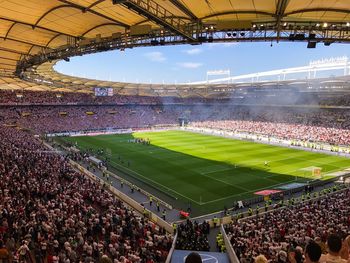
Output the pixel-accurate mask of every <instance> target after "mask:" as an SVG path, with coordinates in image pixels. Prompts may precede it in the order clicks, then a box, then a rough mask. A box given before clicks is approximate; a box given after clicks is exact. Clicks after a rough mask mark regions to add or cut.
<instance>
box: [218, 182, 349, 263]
mask: <svg viewBox="0 0 350 263" xmlns="http://www.w3.org/2000/svg"><path fill="white" fill-rule="evenodd" d="M349 203H350V189H349V188H346V189H345V190H343V191H340V192H336V193H333V194H329V195H327V196H324V197H322V198H321V199H318V200H314V201H308V202H306V203H299V204H296V205H295V206H285V207H283V208H281V209H277V210H273V211H271V212H268V213H265V214H261V215H254V216H252V217H249V218H246V219H242V220H240V221H239V222H233V223H231V224H229V225H227V226H226V227H225V230H226V233H227V234H228V237H229V239H230V241H231V243H232V246H233V248H234V250H235V252H236V254H237V256H238V258H239V259H240V261H241V262H254V259H255V258H256V257H257V256H259V255H264V256H265V257H266V258H267V260H270V261H271V262H292V261H291V260H290V259H289V258H288V253H289V252H291V251H293V252H295V251H296V250H300V252H302V248H304V247H305V245H307V244H308V243H310V241H315V242H316V243H317V244H319V245H320V247H321V248H322V252H323V253H327V251H326V241H327V239H329V238H330V237H332V236H334V235H335V236H337V237H339V238H340V239H341V240H344V241H345V240H347V241H345V242H348V241H349V239H350V237H348V238H347V239H345V238H346V237H347V236H348V235H349V234H350V206H349ZM328 245H329V244H328ZM344 245H345V244H344ZM349 245H350V244H349ZM348 248H350V247H348ZM346 254H347V255H346ZM323 257H325V256H323ZM344 257H345V258H346V260H348V258H349V251H348V250H347V252H345V255H344ZM346 260H345V261H344V263H345V262H346ZM297 262H301V261H297ZM315 262H317V261H315ZM327 262H339V263H340V262H342V261H339V260H337V261H327Z"/></svg>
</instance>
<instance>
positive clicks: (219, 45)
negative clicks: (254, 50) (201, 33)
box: [208, 42, 238, 48]
mask: <svg viewBox="0 0 350 263" xmlns="http://www.w3.org/2000/svg"><path fill="white" fill-rule="evenodd" d="M237 45H238V42H223V43H210V44H208V47H209V48H213V47H234V46H237Z"/></svg>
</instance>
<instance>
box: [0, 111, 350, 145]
mask: <svg viewBox="0 0 350 263" xmlns="http://www.w3.org/2000/svg"><path fill="white" fill-rule="evenodd" d="M179 118H185V119H187V120H189V121H190V125H191V126H194V127H198V128H215V129H222V130H227V131H235V132H248V133H257V134H263V135H268V136H273V137H279V138H286V139H298V140H302V141H311V142H327V143H332V144H337V145H339V144H341V145H349V144H350V132H349V128H350V113H349V111H347V110H342V109H338V110H327V109H323V110H318V111H310V110H308V109H306V110H305V109H304V110H303V109H293V110H292V109H290V108H278V107H246V106H239V107H238V106H237V107H227V105H225V104H223V105H221V104H214V105H163V106H160V105H115V106H106V105H100V106H96V105H90V106H89V105H86V106H78V105H75V106H74V105H68V106H62V105H61V106H21V107H13V106H11V107H3V108H2V111H1V112H0V123H6V124H14V125H18V126H21V127H25V128H29V129H32V130H34V131H36V132H38V133H52V132H65V131H82V130H94V129H107V128H142V127H150V126H157V125H177V124H179Z"/></svg>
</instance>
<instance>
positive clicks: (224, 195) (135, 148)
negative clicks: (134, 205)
mask: <svg viewBox="0 0 350 263" xmlns="http://www.w3.org/2000/svg"><path fill="white" fill-rule="evenodd" d="M135 138H147V139H149V140H150V141H151V145H144V144H140V143H133V142H129V140H132V139H135ZM64 140H66V141H69V142H71V143H77V145H78V147H79V148H80V149H85V150H86V149H92V150H97V149H104V156H109V157H110V162H109V164H110V166H111V167H113V168H114V169H115V170H117V171H119V172H122V173H123V174H125V175H127V176H128V177H132V178H133V179H137V181H136V184H138V185H139V186H140V187H142V186H143V185H145V186H146V185H147V187H150V186H152V187H154V188H155V189H157V190H156V195H157V196H159V195H160V196H159V197H160V198H162V197H164V198H165V197H166V198H165V199H166V200H167V201H169V196H171V197H172V198H173V200H174V201H173V202H172V201H171V200H170V202H172V203H173V204H174V205H176V206H177V207H178V208H183V209H186V208H187V205H188V204H189V203H190V204H191V207H192V209H193V211H194V214H197V215H198V214H203V213H209V212H214V211H219V210H222V209H223V207H224V206H225V205H226V206H227V207H231V206H232V203H233V201H237V200H243V199H246V198H251V197H254V196H256V195H255V194H254V193H255V192H257V191H259V190H264V189H278V188H279V187H281V186H282V185H285V184H288V183H293V182H305V181H310V180H313V179H314V178H313V177H312V173H311V171H310V167H313V166H315V167H321V168H322V174H325V175H326V174H327V173H330V172H333V171H338V170H343V169H345V168H347V167H350V165H349V159H347V158H344V157H337V156H332V155H326V154H320V153H314V152H308V151H302V150H295V149H290V148H285V147H277V146H272V145H266V144H259V143H253V142H248V141H241V140H233V139H229V138H223V137H217V136H210V135H204V134H199V133H192V132H186V131H179V130H170V131H161V132H142V133H141V132H137V133H133V134H127V135H125V134H124V135H100V136H82V137H67V138H64ZM104 156H100V158H104ZM265 161H268V165H267V166H266V165H264V162H265ZM128 163H129V164H128ZM324 178H327V176H324ZM147 190H149V188H147ZM157 193H158V194H157ZM163 194H164V195H163ZM172 198H170V199H172ZM175 199H177V200H175Z"/></svg>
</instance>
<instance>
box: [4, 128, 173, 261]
mask: <svg viewBox="0 0 350 263" xmlns="http://www.w3.org/2000/svg"><path fill="white" fill-rule="evenodd" d="M0 140H1V144H0V193H1V194H0V240H1V243H0V246H1V247H0V248H1V249H4V251H5V252H6V251H7V253H8V254H9V256H8V259H9V260H10V261H9V262H13V261H12V260H14V259H18V258H19V260H22V261H21V262H100V261H99V260H101V258H102V257H105V258H106V257H107V258H109V259H110V260H115V261H114V262H163V261H164V260H165V258H166V256H167V253H168V251H169V248H170V246H171V243H172V237H171V236H169V235H168V234H166V233H165V231H164V230H162V229H160V228H159V227H157V226H155V225H154V224H153V223H152V222H150V221H148V220H147V219H146V218H143V217H142V216H140V215H139V214H137V213H136V212H135V211H133V210H132V209H130V208H128V207H127V206H125V205H124V204H123V203H122V202H121V201H119V200H117V199H115V198H114V197H113V196H112V195H111V194H110V193H109V192H108V191H106V190H105V189H104V188H102V187H101V186H100V185H98V184H97V183H94V182H92V181H90V180H89V179H87V178H86V177H85V176H83V175H82V174H81V173H79V172H77V171H75V170H73V168H72V167H71V166H70V165H69V164H68V162H67V161H66V160H65V158H64V157H62V156H60V155H58V154H56V153H53V152H49V151H48V150H47V148H45V146H43V145H42V143H41V142H40V141H38V140H37V139H35V138H33V137H32V135H30V134H28V133H26V132H23V131H21V130H17V129H15V128H9V127H0ZM3 245H4V246H5V247H6V248H3V247H2V246H3ZM5 252H4V254H5ZM58 259H59V261H58Z"/></svg>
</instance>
